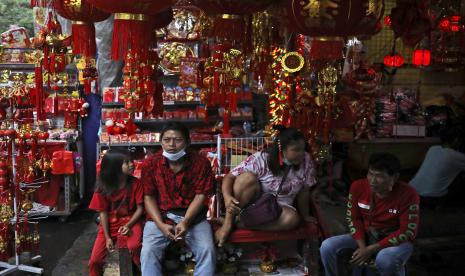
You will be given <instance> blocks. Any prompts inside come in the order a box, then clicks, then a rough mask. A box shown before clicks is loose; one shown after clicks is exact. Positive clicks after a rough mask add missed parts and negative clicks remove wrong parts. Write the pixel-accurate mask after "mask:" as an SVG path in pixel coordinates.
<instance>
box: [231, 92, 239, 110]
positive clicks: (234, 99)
mask: <svg viewBox="0 0 465 276" xmlns="http://www.w3.org/2000/svg"><path fill="white" fill-rule="evenodd" d="M229 106H230V107H231V111H232V112H237V93H236V92H235V91H234V90H231V92H230V93H229Z"/></svg>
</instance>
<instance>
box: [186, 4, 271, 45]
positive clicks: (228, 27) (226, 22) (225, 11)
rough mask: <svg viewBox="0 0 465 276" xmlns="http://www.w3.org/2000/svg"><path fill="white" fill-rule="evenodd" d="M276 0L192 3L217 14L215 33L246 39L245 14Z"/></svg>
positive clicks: (241, 39)
mask: <svg viewBox="0 0 465 276" xmlns="http://www.w3.org/2000/svg"><path fill="white" fill-rule="evenodd" d="M274 1H275V0H254V1H250V0H192V1H191V2H192V4H194V5H195V6H197V7H198V8H200V9H202V10H203V11H205V13H207V14H209V15H214V16H216V18H215V23H214V27H213V35H214V36H216V37H218V38H223V39H227V40H235V41H244V39H245V37H246V35H245V34H246V28H245V21H244V17H243V16H244V15H249V14H252V13H254V12H258V11H262V10H264V9H265V8H267V7H268V6H269V5H270V4H271V3H272V2H274Z"/></svg>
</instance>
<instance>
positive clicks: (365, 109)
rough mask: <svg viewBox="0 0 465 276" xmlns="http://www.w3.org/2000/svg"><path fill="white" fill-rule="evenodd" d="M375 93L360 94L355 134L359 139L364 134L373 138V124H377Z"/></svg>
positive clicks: (355, 137)
mask: <svg viewBox="0 0 465 276" xmlns="http://www.w3.org/2000/svg"><path fill="white" fill-rule="evenodd" d="M374 95H375V94H374V93H373V94H359V96H358V99H357V104H356V105H357V106H356V113H355V114H356V115H355V116H356V120H355V125H354V128H355V136H354V139H355V140H358V139H360V138H362V137H364V136H366V137H367V138H368V139H370V140H371V139H373V137H374V132H373V128H372V126H373V125H374V124H375V107H376V103H375V96H374Z"/></svg>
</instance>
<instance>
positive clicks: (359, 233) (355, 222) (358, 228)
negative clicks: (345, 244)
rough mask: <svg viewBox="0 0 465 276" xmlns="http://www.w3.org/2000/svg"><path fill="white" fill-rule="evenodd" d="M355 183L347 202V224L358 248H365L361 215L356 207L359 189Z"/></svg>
mask: <svg viewBox="0 0 465 276" xmlns="http://www.w3.org/2000/svg"><path fill="white" fill-rule="evenodd" d="M359 186H360V185H358V184H357V182H354V183H352V185H351V187H350V192H349V199H348V201H347V222H348V226H349V230H350V234H352V237H354V240H355V241H356V242H357V245H358V246H359V247H365V228H364V227H363V219H362V214H361V213H360V210H359V207H358V194H359V193H358V192H357V189H358V188H360V187H359Z"/></svg>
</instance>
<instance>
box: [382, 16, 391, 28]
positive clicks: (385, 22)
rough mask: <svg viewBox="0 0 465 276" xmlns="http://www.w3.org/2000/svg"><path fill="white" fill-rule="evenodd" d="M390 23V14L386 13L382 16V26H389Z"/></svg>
mask: <svg viewBox="0 0 465 276" xmlns="http://www.w3.org/2000/svg"><path fill="white" fill-rule="evenodd" d="M391 24H392V22H391V16H389V15H386V16H385V17H384V26H386V27H391Z"/></svg>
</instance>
